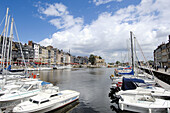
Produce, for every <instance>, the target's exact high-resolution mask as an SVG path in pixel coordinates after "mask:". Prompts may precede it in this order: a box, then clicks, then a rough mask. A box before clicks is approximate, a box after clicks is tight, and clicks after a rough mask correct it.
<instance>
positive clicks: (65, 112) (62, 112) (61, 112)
mask: <svg viewBox="0 0 170 113" xmlns="http://www.w3.org/2000/svg"><path fill="white" fill-rule="evenodd" d="M78 104H79V100H77V101H75V102H73V103H71V104H68V105H67V106H64V107H62V108H59V109H57V110H53V111H50V112H48V113H68V112H70V111H71V110H72V109H73V108H76V107H77V106H78Z"/></svg>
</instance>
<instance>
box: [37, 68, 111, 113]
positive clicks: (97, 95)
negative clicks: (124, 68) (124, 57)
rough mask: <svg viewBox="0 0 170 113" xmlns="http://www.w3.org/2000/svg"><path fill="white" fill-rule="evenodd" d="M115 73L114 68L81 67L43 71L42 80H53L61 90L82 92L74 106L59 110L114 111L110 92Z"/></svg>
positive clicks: (87, 112) (107, 112)
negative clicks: (112, 77)
mask: <svg viewBox="0 0 170 113" xmlns="http://www.w3.org/2000/svg"><path fill="white" fill-rule="evenodd" d="M111 74H113V68H79V69H71V70H53V71H41V72H40V78H41V80H44V81H47V82H51V83H53V84H54V85H57V86H59V87H60V90H67V89H70V90H75V91H78V92H80V99H79V102H76V103H73V104H72V105H69V106H71V107H72V108H70V109H69V108H62V109H60V111H59V110H58V111H53V113H57V112H66V111H64V110H63V109H66V110H67V109H68V110H67V112H69V113H114V111H112V110H111V108H110V106H111V105H112V104H111V103H110V99H109V97H108V93H109V91H110V85H111V80H110V78H109V76H110V75H111Z"/></svg>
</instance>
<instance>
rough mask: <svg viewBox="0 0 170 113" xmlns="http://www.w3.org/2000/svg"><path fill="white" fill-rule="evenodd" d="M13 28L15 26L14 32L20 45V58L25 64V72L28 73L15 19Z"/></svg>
mask: <svg viewBox="0 0 170 113" xmlns="http://www.w3.org/2000/svg"><path fill="white" fill-rule="evenodd" d="M14 28H15V32H16V35H17V39H18V42H19V45H20V50H21V55H22V60H23V61H24V64H25V70H26V73H28V70H27V64H26V62H25V59H24V54H23V51H22V47H21V46H22V45H21V42H20V40H19V36H18V32H17V28H16V24H15V21H14Z"/></svg>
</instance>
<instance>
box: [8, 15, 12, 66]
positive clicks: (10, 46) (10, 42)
mask: <svg viewBox="0 0 170 113" xmlns="http://www.w3.org/2000/svg"><path fill="white" fill-rule="evenodd" d="M13 21H14V19H13V18H12V21H11V29H10V37H9V38H10V39H9V44H8V53H7V62H9V51H10V65H11V57H12V56H11V55H12V53H11V52H12V38H13ZM7 67H8V63H7Z"/></svg>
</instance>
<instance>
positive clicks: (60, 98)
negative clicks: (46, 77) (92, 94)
mask: <svg viewBox="0 0 170 113" xmlns="http://www.w3.org/2000/svg"><path fill="white" fill-rule="evenodd" d="M79 95H80V93H79V92H77V91H72V90H64V91H59V88H58V87H56V86H53V87H50V88H48V89H45V90H43V91H41V92H39V94H38V95H36V96H33V97H31V98H30V99H29V101H25V102H22V103H20V104H18V105H17V106H16V107H14V109H13V112H14V113H28V112H29V113H30V112H36V113H38V112H41V113H42V112H48V111H51V110H54V109H58V108H60V107H63V106H65V105H67V104H69V103H72V102H74V101H76V100H78V99H79Z"/></svg>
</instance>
